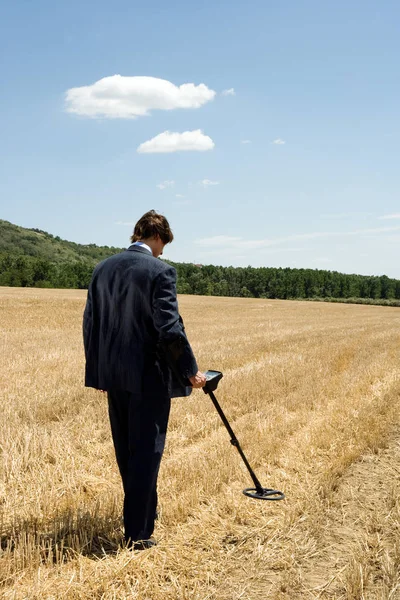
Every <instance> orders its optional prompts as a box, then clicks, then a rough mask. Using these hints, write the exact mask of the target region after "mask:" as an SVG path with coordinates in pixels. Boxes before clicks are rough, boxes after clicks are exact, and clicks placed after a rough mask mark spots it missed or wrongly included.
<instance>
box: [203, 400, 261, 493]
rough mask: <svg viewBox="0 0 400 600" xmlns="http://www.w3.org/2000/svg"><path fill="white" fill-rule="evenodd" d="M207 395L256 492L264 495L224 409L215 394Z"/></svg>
mask: <svg viewBox="0 0 400 600" xmlns="http://www.w3.org/2000/svg"><path fill="white" fill-rule="evenodd" d="M206 394H208V395H209V396H210V398H211V400H212V403H213V404H214V406H215V408H216V409H217V412H218V414H219V416H220V417H221V419H222V422H223V424H224V425H225V427H226V428H227V430H228V433H229V435H230V436H231V444H232V446H235V448H236V449H237V451H238V452H239V454H240V456H241V457H242V460H243V462H244V464H245V465H246V467H247V470H248V472H249V473H250V477H251V478H252V480H253V483H254V485H255V486H256V490H257V492H258V493H259V494H262V493H263V487H262V485H261V483H260V482H259V481H258V479H257V477H256V476H255V474H254V471H253V469H252V468H251V466H250V464H249V461H248V460H247V458H246V457H245V455H244V452H243V450H242V449H241V447H240V444H239V441H238V439H237V437H236V436H235V434H234V433H233V429H232V427H231V426H230V425H229V422H228V419H227V418H226V417H225V415H224V413H223V411H222V408H221V407H220V405H219V403H218V400H217V399H216V397H215V396H214V392H211V391H206Z"/></svg>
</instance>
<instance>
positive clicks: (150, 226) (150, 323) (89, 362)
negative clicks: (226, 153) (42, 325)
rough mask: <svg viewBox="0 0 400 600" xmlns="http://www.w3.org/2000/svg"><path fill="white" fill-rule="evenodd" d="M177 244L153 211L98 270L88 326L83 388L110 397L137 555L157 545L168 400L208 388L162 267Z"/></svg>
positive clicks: (167, 270) (171, 274)
mask: <svg viewBox="0 0 400 600" xmlns="http://www.w3.org/2000/svg"><path fill="white" fill-rule="evenodd" d="M172 240H173V234H172V231H171V229H170V226H169V223H168V221H167V219H166V218H165V217H164V216H163V215H160V214H157V213H156V212H155V211H154V210H151V211H149V212H147V213H146V214H145V215H143V217H142V218H141V219H139V221H138V222H137V223H136V225H135V228H134V232H133V235H132V237H131V241H132V242H133V243H132V245H131V246H130V247H129V248H128V249H127V250H125V251H124V252H121V253H120V254H116V255H114V256H111V257H110V258H107V259H106V260H104V261H102V262H101V263H100V264H98V265H97V266H96V268H95V270H94V272H93V276H92V280H91V283H90V286H89V290H88V296H87V302H86V307H85V312H84V320H83V336H84V345H85V355H86V372H85V385H86V386H88V387H94V388H96V389H99V390H103V391H106V392H107V395H108V407H109V416H110V423H111V431H112V436H113V441H114V447H115V454H116V458H117V462H118V467H119V470H120V473H121V478H122V483H123V488H124V526H125V539H126V542H127V545H128V546H129V547H133V548H135V549H144V548H149V547H151V546H152V545H154V544H155V540H153V539H152V537H151V536H152V533H153V530H154V520H155V518H156V510H157V477H158V471H159V467H160V461H161V457H162V453H163V450H164V444H165V436H166V431H167V425H168V417H169V411H170V402H171V400H170V399H171V397H175V396H184V395H188V394H189V393H190V392H191V387H193V388H201V387H204V385H205V383H206V378H205V376H204V375H203V374H202V373H200V371H199V370H198V367H197V363H196V359H195V357H194V355H193V352H192V349H191V347H190V344H189V342H188V340H187V337H186V334H185V329H184V326H183V321H182V319H181V317H180V316H179V312H178V304H177V298H176V271H175V269H174V268H173V267H171V266H169V265H167V264H166V263H164V262H162V261H161V260H158V257H159V256H161V255H162V252H163V249H164V246H165V245H166V244H168V243H170V242H172ZM189 386H191V387H189Z"/></svg>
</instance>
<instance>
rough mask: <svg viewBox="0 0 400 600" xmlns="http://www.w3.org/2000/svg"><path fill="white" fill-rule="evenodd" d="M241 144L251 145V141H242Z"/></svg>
mask: <svg viewBox="0 0 400 600" xmlns="http://www.w3.org/2000/svg"><path fill="white" fill-rule="evenodd" d="M240 143H241V144H251V140H242V141H241V142H240Z"/></svg>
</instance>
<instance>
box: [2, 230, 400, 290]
mask: <svg viewBox="0 0 400 600" xmlns="http://www.w3.org/2000/svg"><path fill="white" fill-rule="evenodd" d="M2 220H3V221H4V219H0V221H2ZM5 222H6V223H9V224H10V225H13V226H15V227H22V225H17V224H16V223H11V222H10V221H5ZM22 228H23V229H26V230H27V231H34V232H35V233H37V232H40V233H44V234H46V235H51V236H52V237H53V239H55V238H57V237H58V238H59V241H61V242H72V243H75V244H79V245H80V246H86V247H89V246H93V245H94V246H96V247H97V248H110V249H115V250H122V251H123V250H124V249H126V248H129V246H130V245H131V244H128V245H127V246H109V245H107V244H104V245H101V246H99V245H97V244H93V243H88V244H82V243H80V242H74V241H73V240H67V239H63V238H61V237H60V236H57V235H55V234H53V233H51V232H49V231H45V230H44V229H41V228H40V227H22ZM168 246H169V244H167V245H166V246H165V249H167V248H168ZM160 258H161V260H166V261H168V262H173V263H176V264H178V263H180V264H190V265H193V266H195V267H199V268H201V267H208V266H212V267H222V268H228V267H233V268H242V269H246V268H252V269H269V268H272V269H294V270H313V271H327V272H331V273H339V274H342V275H356V276H361V277H384V276H387V277H389V276H388V275H387V273H366V274H362V273H354V272H353V273H351V272H348V273H347V272H344V271H337V270H336V269H324V268H318V267H301V266H299V267H287V266H279V267H273V266H271V265H260V266H257V267H254V266H252V265H243V266H234V265H232V264H225V265H223V264H218V263H193V262H189V261H175V260H171V259H170V258H168V257H166V256H164V254H163V255H162V256H161V257H160ZM389 278H390V279H394V280H399V281H400V278H396V277H389Z"/></svg>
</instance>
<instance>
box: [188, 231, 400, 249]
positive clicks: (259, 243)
mask: <svg viewBox="0 0 400 600" xmlns="http://www.w3.org/2000/svg"><path fill="white" fill-rule="evenodd" d="M392 231H400V226H398V227H375V228H372V229H356V230H354V231H315V232H312V233H300V234H296V235H289V236H282V237H277V238H266V239H262V240H245V239H243V238H241V237H230V236H226V235H217V236H214V237H210V238H200V239H197V240H195V244H198V245H199V246H210V247H220V246H235V247H240V248H242V249H244V248H247V249H254V248H268V247H270V246H277V245H279V244H284V243H286V242H292V241H303V240H313V239H319V238H322V239H323V238H332V237H338V238H340V237H349V236H363V235H371V234H379V233H389V232H392Z"/></svg>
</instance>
